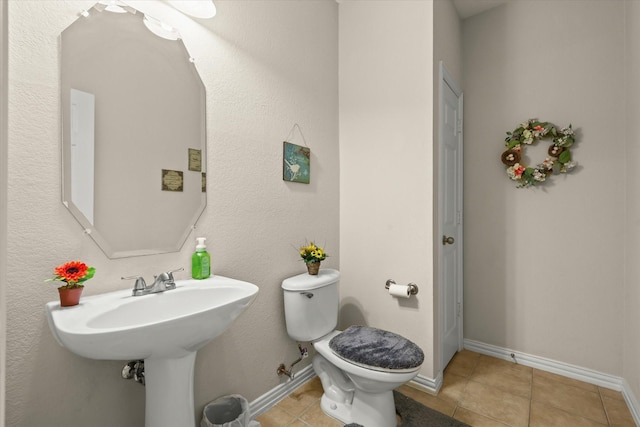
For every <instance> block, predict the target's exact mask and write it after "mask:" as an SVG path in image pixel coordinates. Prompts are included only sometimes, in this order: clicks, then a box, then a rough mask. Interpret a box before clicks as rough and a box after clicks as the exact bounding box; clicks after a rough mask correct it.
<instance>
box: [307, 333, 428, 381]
mask: <svg viewBox="0 0 640 427" xmlns="http://www.w3.org/2000/svg"><path fill="white" fill-rule="evenodd" d="M341 333H342V331H333V332H330V333H329V334H327V335H325V336H324V337H322V338H320V339H318V340H316V341H313V342H312V344H313V348H315V350H316V351H317V352H318V353H319V354H320V355H321V356H323V357H324V358H325V359H327V360H328V361H329V362H330V363H332V364H333V365H335V366H336V367H337V368H339V369H342V370H343V371H345V372H349V373H352V374H355V375H359V376H361V377H364V378H368V379H370V380H373V381H380V382H390V381H394V382H395V381H404V382H407V381H411V380H412V379H413V378H414V377H415V376H416V373H417V372H418V371H419V370H420V366H416V367H415V368H408V369H387V368H380V367H373V366H367V365H364V364H361V363H355V362H353V361H351V360H347V359H345V358H343V357H341V356H340V355H339V354H337V353H335V352H334V351H333V350H332V349H331V347H330V346H329V342H330V341H331V339H332V338H334V337H335V336H337V335H340V334H341Z"/></svg>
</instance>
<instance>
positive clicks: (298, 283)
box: [282, 269, 424, 427]
mask: <svg viewBox="0 0 640 427" xmlns="http://www.w3.org/2000/svg"><path fill="white" fill-rule="evenodd" d="M339 280H340V272H339V271H337V270H332V269H321V270H320V271H319V273H318V275H317V276H313V275H310V274H307V273H304V274H299V275H297V276H294V277H290V278H288V279H285V280H284V281H283V282H282V289H283V292H284V312H285V320H286V324H287V333H288V334H289V336H290V337H291V338H293V339H294V340H296V341H302V342H307V341H309V342H311V343H312V345H313V347H314V348H315V350H316V353H317V354H316V355H315V356H314V358H313V369H314V370H315V372H316V374H317V375H318V377H320V381H321V382H322V388H323V389H324V393H323V395H322V399H321V401H320V406H321V407H322V411H323V412H324V413H325V414H327V415H329V416H331V417H333V418H335V419H337V420H339V421H341V422H343V423H344V424H351V423H355V424H360V425H362V426H366V427H395V426H396V425H397V421H396V410H395V403H394V401H393V389H395V388H397V387H399V386H401V385H402V384H404V383H406V382H408V381H411V380H412V379H413V378H414V377H415V376H416V375H418V372H419V370H420V366H421V365H422V362H423V360H424V353H423V352H422V350H421V349H420V347H418V346H417V345H416V344H414V343H412V342H411V341H409V340H407V339H406V338H404V337H402V336H400V335H397V334H394V333H392V332H388V331H384V330H382V329H376V328H371V327H368V326H350V327H349V328H347V329H345V330H344V331H337V330H336V329H335V328H336V326H337V325H338V307H339V303H340V300H339V296H338V282H339Z"/></svg>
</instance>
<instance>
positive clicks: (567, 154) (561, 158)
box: [558, 150, 571, 164]
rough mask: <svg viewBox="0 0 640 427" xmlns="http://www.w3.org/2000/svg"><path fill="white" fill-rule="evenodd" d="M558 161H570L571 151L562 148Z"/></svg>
mask: <svg viewBox="0 0 640 427" xmlns="http://www.w3.org/2000/svg"><path fill="white" fill-rule="evenodd" d="M558 161H559V162H560V163H562V164H565V163H569V162H570V161H571V151H569V150H564V151H563V152H562V153H560V156H559V157H558Z"/></svg>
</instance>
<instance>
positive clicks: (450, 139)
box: [436, 62, 462, 369]
mask: <svg viewBox="0 0 640 427" xmlns="http://www.w3.org/2000/svg"><path fill="white" fill-rule="evenodd" d="M439 98H440V99H439V104H440V114H439V197H438V218H439V226H440V233H439V235H437V236H436V238H437V239H438V242H437V244H438V247H439V248H440V250H439V251H438V252H439V279H440V325H441V328H440V333H441V339H440V348H441V349H442V359H441V360H442V363H441V369H444V368H445V367H446V366H447V364H448V363H449V361H450V360H451V358H452V357H453V356H454V355H455V354H456V352H458V351H459V350H462V92H461V91H460V90H459V89H458V86H457V85H456V83H455V82H454V81H453V79H452V78H451V76H450V75H449V74H448V73H447V71H446V69H445V68H444V66H443V64H442V62H440V97H439Z"/></svg>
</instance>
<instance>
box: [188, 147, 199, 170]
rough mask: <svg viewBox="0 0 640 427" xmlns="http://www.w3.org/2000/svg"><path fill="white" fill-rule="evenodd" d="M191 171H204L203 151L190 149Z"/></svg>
mask: <svg viewBox="0 0 640 427" xmlns="http://www.w3.org/2000/svg"><path fill="white" fill-rule="evenodd" d="M189 170H190V171H194V172H201V171H202V150H197V149H195V148H189Z"/></svg>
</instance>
